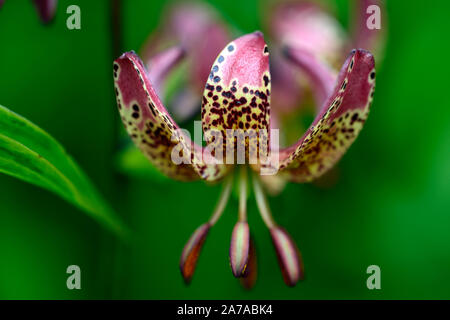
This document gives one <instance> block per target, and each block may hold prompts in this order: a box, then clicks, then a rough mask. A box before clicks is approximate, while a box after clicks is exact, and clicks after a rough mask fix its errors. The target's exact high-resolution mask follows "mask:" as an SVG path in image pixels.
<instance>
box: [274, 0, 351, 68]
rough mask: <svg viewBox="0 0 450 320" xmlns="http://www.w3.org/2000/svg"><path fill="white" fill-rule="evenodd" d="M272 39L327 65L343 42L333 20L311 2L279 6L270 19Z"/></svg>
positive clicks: (339, 50)
mask: <svg viewBox="0 0 450 320" xmlns="http://www.w3.org/2000/svg"><path fill="white" fill-rule="evenodd" d="M271 30H272V33H273V35H274V38H275V39H277V41H278V42H280V43H282V44H283V45H288V46H291V47H296V48H299V49H304V50H307V51H310V52H311V53H313V54H314V55H316V56H318V57H321V58H323V59H325V60H326V61H328V62H329V63H330V64H333V63H334V60H335V59H336V53H339V52H342V50H343V49H344V46H345V43H346V36H345V32H344V31H343V29H342V27H341V26H340V24H339V23H338V22H337V20H336V19H334V18H333V16H331V15H330V14H328V13H327V12H326V11H325V10H324V9H323V8H321V7H319V6H318V5H317V4H316V3H312V2H307V1H303V2H292V3H282V4H281V5H278V6H276V7H275V11H274V14H273V16H272V19H271Z"/></svg>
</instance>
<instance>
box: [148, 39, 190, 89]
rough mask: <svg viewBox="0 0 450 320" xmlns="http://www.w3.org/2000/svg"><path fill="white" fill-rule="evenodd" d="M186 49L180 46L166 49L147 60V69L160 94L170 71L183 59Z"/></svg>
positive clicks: (154, 86)
mask: <svg viewBox="0 0 450 320" xmlns="http://www.w3.org/2000/svg"><path fill="white" fill-rule="evenodd" d="M184 55H185V51H184V50H183V49H182V48H181V47H180V46H175V47H171V48H169V49H166V50H164V51H162V52H160V53H158V54H156V55H155V56H153V57H151V58H150V59H148V61H147V70H148V75H149V78H150V81H151V83H152V84H153V88H154V89H155V91H156V93H157V94H158V95H160V94H161V87H162V85H163V82H164V80H165V79H166V76H167V75H168V74H169V72H170V71H171V70H172V69H173V68H174V67H175V66H176V65H177V64H178V62H180V61H181V60H182V58H183V57H184Z"/></svg>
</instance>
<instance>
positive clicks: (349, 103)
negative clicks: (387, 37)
mask: <svg viewBox="0 0 450 320" xmlns="http://www.w3.org/2000/svg"><path fill="white" fill-rule="evenodd" d="M374 89H375V61H374V58H373V56H372V54H370V53H369V52H368V51H365V50H361V49H358V50H353V51H352V52H351V54H350V55H349V57H348V58H347V60H346V61H345V63H344V65H343V67H342V69H341V71H340V73H339V76H338V78H337V81H336V86H335V88H334V90H333V92H332V94H331V95H330V97H329V98H328V99H327V101H326V102H325V103H324V104H323V106H322V109H321V112H320V113H319V114H318V115H317V117H316V119H315V120H314V122H313V123H312V125H311V126H310V127H309V129H308V130H307V131H306V133H305V134H304V136H303V137H302V138H301V139H300V140H299V141H298V142H297V143H296V144H294V145H292V146H291V147H288V148H285V149H282V150H281V151H280V165H279V170H280V171H281V172H282V173H286V174H287V175H288V176H289V178H290V179H291V180H292V181H296V182H308V181H311V180H313V179H315V178H318V177H319V176H321V175H322V174H323V173H325V172H326V171H327V170H328V169H330V168H331V167H333V165H334V164H335V163H336V162H337V161H338V160H339V159H340V158H341V157H342V155H343V154H344V153H345V151H346V150H347V149H348V148H349V147H350V145H351V144H352V143H353V141H354V140H355V139H356V137H357V136H358V134H359V132H360V131H361V129H362V127H363V125H364V122H365V121H366V119H367V116H368V112H369V107H370V104H371V102H372V97H373V92H374Z"/></svg>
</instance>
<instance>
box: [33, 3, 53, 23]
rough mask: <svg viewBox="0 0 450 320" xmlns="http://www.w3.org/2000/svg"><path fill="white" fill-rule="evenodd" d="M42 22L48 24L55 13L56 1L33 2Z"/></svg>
mask: <svg viewBox="0 0 450 320" xmlns="http://www.w3.org/2000/svg"><path fill="white" fill-rule="evenodd" d="M33 2H34V5H35V6H36V9H37V11H38V14H39V17H40V18H41V20H42V22H44V23H49V22H50V21H51V20H52V19H53V17H54V16H55V12H56V5H57V3H58V1H57V0H33Z"/></svg>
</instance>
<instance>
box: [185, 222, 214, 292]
mask: <svg viewBox="0 0 450 320" xmlns="http://www.w3.org/2000/svg"><path fill="white" fill-rule="evenodd" d="M210 228H211V225H210V224H209V223H205V224H202V225H201V226H200V227H198V228H197V229H196V230H195V231H194V233H193V234H192V235H191V237H190V238H189V240H188V242H187V243H186V245H185V246H184V249H183V252H182V253H181V259H180V270H181V274H182V276H183V279H184V281H185V282H186V283H190V282H191V279H192V276H193V275H194V271H195V266H196V265H197V260H198V257H199V255H200V251H201V249H202V247H203V243H204V242H205V240H206V236H207V235H208V232H209V229H210Z"/></svg>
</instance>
